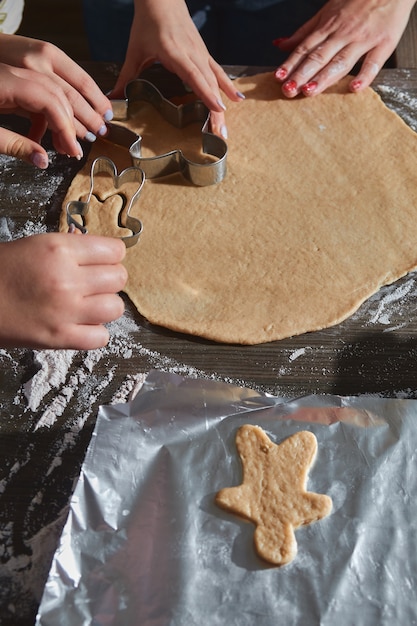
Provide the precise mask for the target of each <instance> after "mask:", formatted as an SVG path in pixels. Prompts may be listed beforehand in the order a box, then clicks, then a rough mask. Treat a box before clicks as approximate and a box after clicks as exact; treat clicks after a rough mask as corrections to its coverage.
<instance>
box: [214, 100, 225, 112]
mask: <svg viewBox="0 0 417 626" xmlns="http://www.w3.org/2000/svg"><path fill="white" fill-rule="evenodd" d="M216 102H217V104H218V105H219V107H221V108H222V109H223V111H226V105H225V104H224V102H223V101H222V100H220V98H217V100H216Z"/></svg>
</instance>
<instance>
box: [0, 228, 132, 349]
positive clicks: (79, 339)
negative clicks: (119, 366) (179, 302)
mask: <svg viewBox="0 0 417 626" xmlns="http://www.w3.org/2000/svg"><path fill="white" fill-rule="evenodd" d="M124 255H125V246H124V244H123V242H122V241H120V240H118V239H113V238H110V237H96V236H93V235H79V236H77V235H74V234H70V233H47V234H43V235H34V236H31V237H26V238H22V239H16V240H14V241H11V242H7V243H1V244H0V265H1V268H2V271H1V274H0V290H1V293H2V294H3V295H2V298H1V300H0V346H2V347H27V348H41V349H42V348H66V349H76V350H90V349H94V348H100V347H102V346H104V345H106V343H107V342H108V339H109V333H108V330H107V329H106V328H105V326H104V324H105V323H106V322H110V321H112V320H114V319H116V318H118V317H119V316H120V315H122V313H123V310H124V305H123V301H122V299H121V298H120V297H119V296H118V295H117V293H118V292H119V291H120V290H121V289H123V287H124V285H125V283H126V280H127V272H126V269H125V267H124V266H123V265H122V264H121V261H122V260H123V257H124Z"/></svg>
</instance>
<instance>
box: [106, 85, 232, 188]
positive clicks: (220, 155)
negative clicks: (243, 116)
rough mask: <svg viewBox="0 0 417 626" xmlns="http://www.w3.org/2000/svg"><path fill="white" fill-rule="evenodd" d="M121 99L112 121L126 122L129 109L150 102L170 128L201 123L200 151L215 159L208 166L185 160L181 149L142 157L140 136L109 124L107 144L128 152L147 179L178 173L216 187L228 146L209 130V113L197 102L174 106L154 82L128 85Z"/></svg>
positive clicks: (192, 181)
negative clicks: (115, 145) (120, 147)
mask: <svg viewBox="0 0 417 626" xmlns="http://www.w3.org/2000/svg"><path fill="white" fill-rule="evenodd" d="M125 95H126V98H125V99H124V100H113V101H112V105H113V114H114V118H113V119H114V120H115V121H122V120H126V119H128V117H129V109H130V108H131V106H132V105H134V104H135V103H137V102H140V101H145V102H148V103H150V104H151V105H152V106H153V107H154V108H155V109H156V110H157V111H158V112H159V113H160V115H161V116H162V117H163V118H164V119H165V120H166V121H167V122H168V123H169V124H171V125H172V126H175V127H176V128H184V127H185V126H187V125H188V124H191V123H193V122H202V123H203V126H202V129H201V136H202V148H203V152H204V153H205V154H209V155H211V156H213V157H215V158H216V160H215V161H212V162H210V163H196V162H194V161H191V160H189V159H187V158H186V157H185V156H184V154H183V153H182V151H181V150H179V149H178V150H171V151H169V152H166V153H164V154H159V155H157V156H152V157H143V156H142V137H141V136H140V135H138V134H137V133H135V132H133V131H132V130H129V129H128V128H125V127H123V126H120V125H118V124H114V123H108V124H107V128H108V133H107V135H106V136H105V140H106V141H110V142H111V143H114V144H117V145H120V146H123V147H125V148H127V149H128V150H129V154H130V156H131V158H132V161H133V164H134V165H135V166H136V167H140V168H141V169H142V170H143V171H144V172H145V176H146V177H147V178H158V177H160V176H168V175H169V174H173V173H176V172H180V173H181V174H182V175H183V176H184V177H185V178H186V179H187V180H188V181H190V182H191V183H192V184H193V185H196V186H200V187H203V186H207V185H215V184H217V183H220V182H221V181H222V180H223V179H224V177H225V175H226V157H227V144H226V142H225V141H224V140H223V139H222V138H221V137H218V136H217V135H214V134H213V133H211V132H210V131H209V128H210V112H209V110H208V109H207V107H206V106H205V105H204V104H203V102H201V101H200V100H197V101H194V102H190V103H187V104H180V105H179V106H177V105H176V104H173V103H172V102H171V101H170V100H167V99H166V98H164V96H163V95H162V94H161V92H160V91H159V90H158V89H157V88H156V87H155V85H153V83H151V82H149V81H147V80H144V79H140V78H138V79H136V80H133V81H131V82H130V83H128V84H127V86H126V90H125Z"/></svg>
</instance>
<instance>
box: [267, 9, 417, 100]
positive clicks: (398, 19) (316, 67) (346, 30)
mask: <svg viewBox="0 0 417 626" xmlns="http://www.w3.org/2000/svg"><path fill="white" fill-rule="evenodd" d="M414 4H415V0H329V2H327V3H326V4H325V5H324V7H323V8H322V9H321V10H320V11H319V12H318V13H317V14H316V15H315V16H314V17H313V18H312V19H311V20H309V21H308V22H307V23H306V24H304V26H302V27H301V28H300V29H299V30H298V31H297V32H296V33H295V34H294V35H292V36H291V37H289V38H288V39H285V40H283V41H282V42H281V44H280V47H281V49H284V50H293V52H292V53H291V54H290V56H289V57H288V59H287V60H286V61H285V63H284V64H283V65H281V66H280V67H279V68H278V69H277V71H276V73H275V76H276V78H277V80H279V81H280V82H283V92H284V94H285V95H286V96H288V97H290V98H291V97H294V96H296V95H297V94H299V93H304V95H315V94H318V93H321V92H322V91H324V90H325V89H327V87H329V86H330V85H332V84H334V83H335V82H337V81H338V80H340V79H341V78H343V77H344V76H346V75H347V74H349V72H350V71H351V70H352V68H353V67H354V65H355V64H356V63H357V62H358V61H360V64H361V67H360V70H359V73H358V75H357V76H356V77H355V78H354V79H353V80H352V81H351V83H350V89H351V90H352V91H360V90H361V89H364V88H365V87H368V86H369V85H370V84H371V82H372V81H373V80H374V78H375V77H376V75H377V74H378V72H379V70H380V69H381V68H382V66H383V65H384V63H385V61H386V60H387V59H388V58H389V57H390V56H391V54H392V53H393V52H394V50H395V48H396V46H397V44H398V42H399V40H400V38H401V35H402V34H403V32H404V30H405V27H406V25H407V22H408V19H409V17H410V12H411V9H412V8H413V6H414Z"/></svg>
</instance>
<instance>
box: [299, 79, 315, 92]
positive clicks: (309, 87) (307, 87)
mask: <svg viewBox="0 0 417 626" xmlns="http://www.w3.org/2000/svg"><path fill="white" fill-rule="evenodd" d="M317 86H318V83H317V82H316V81H315V80H311V81H310V82H309V83H306V84H305V85H304V86H303V87H302V90H303V93H304V94H306V95H309V94H312V93H314V91H316V89H317Z"/></svg>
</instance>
